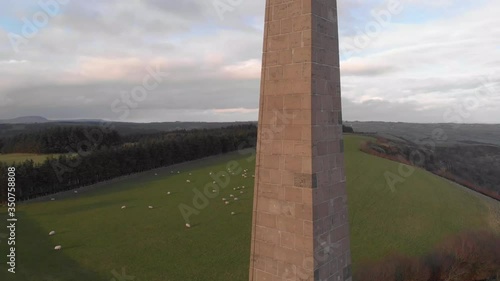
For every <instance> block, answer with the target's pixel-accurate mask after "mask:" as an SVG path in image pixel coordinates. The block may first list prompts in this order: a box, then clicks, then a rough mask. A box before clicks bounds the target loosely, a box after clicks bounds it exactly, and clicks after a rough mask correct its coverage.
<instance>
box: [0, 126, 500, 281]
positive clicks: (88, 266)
mask: <svg viewBox="0 0 500 281" xmlns="http://www.w3.org/2000/svg"><path fill="white" fill-rule="evenodd" d="M366 140H367V138H365V137H360V136H355V135H348V136H346V137H345V151H346V168H347V185H348V196H349V197H348V200H349V220H350V233H351V250H352V259H353V265H354V270H355V271H356V270H357V269H358V268H359V267H360V266H362V265H363V263H364V261H368V260H379V259H381V258H383V257H385V256H387V255H388V254H390V253H391V252H394V251H399V252H401V253H402V254H406V255H410V256H418V255H423V254H426V253H427V252H428V251H430V250H431V249H432V248H433V247H434V246H435V245H436V244H438V243H441V242H442V241H444V240H446V239H447V237H449V236H450V235H455V234H457V233H460V232H462V231H467V230H471V229H475V230H480V229H485V230H488V231H498V227H500V226H499V225H498V223H499V222H498V221H496V220H495V217H494V216H493V214H492V213H491V212H492V211H491V210H493V209H492V208H491V205H488V204H490V203H487V202H486V201H484V200H483V199H481V198H480V197H477V196H475V195H473V194H471V193H470V192H469V191H467V190H464V189H461V188H457V187H456V186H455V185H454V184H452V183H450V182H449V181H447V180H444V179H442V178H439V177H437V176H435V175H433V174H431V173H428V172H426V171H424V170H420V169H417V170H416V171H415V172H414V173H413V175H411V176H409V177H406V178H405V180H404V181H403V182H401V183H399V184H397V185H396V187H395V189H393V190H391V189H390V188H389V187H388V185H387V182H386V179H385V177H384V173H386V172H388V171H389V172H393V173H398V169H399V168H400V165H402V164H399V163H396V162H392V161H389V160H386V159H382V158H378V157H376V156H372V155H368V154H365V153H363V152H361V151H360V150H359V147H360V145H361V144H362V143H363V142H364V141H366ZM252 152H253V150H252V149H247V150H244V151H243V152H242V153H243V154H241V153H238V152H233V153H230V154H225V155H220V156H215V157H212V158H208V159H202V160H197V161H193V162H189V163H184V164H179V165H175V166H171V167H165V168H160V169H157V170H152V171H148V172H144V173H141V174H136V175H133V176H130V177H128V178H125V179H122V180H118V181H115V182H110V183H101V184H99V185H98V186H97V187H95V188H91V187H89V188H81V189H78V193H77V194H75V193H73V192H72V191H68V192H66V193H63V194H57V195H53V197H54V198H55V199H56V200H55V201H42V202H28V203H26V204H22V205H20V206H19V208H18V213H17V215H18V218H19V220H20V221H21V222H22V223H19V228H18V229H17V258H18V263H17V272H18V273H17V274H16V275H10V274H7V273H6V272H7V268H6V264H1V265H0V279H1V280H13V281H17V280H19V281H20V280H23V281H25V280H28V281H31V280H33V281H34V280H36V281H39V280H75V281H79V280H82V281H83V280H85V281H87V280H93V281H94V280H95V281H100V280H103V281H104V280H106V281H107V280H112V279H113V278H116V276H114V274H117V273H118V274H122V273H123V272H125V273H126V274H127V276H134V280H150V281H160V280H162V281H165V280H170V281H181V280H182V281H184V280H200V281H201V280H221V281H225V280H228V281H229V280H231V281H235V280H236V281H238V280H241V281H244V280H248V266H249V257H250V234H251V216H252V201H253V188H254V186H253V177H251V176H250V175H253V174H254V168H255V161H254V159H253V158H252V157H251V156H252ZM233 160H234V161H237V162H238V163H239V166H240V167H242V169H248V172H247V174H248V177H242V176H241V175H234V176H233V175H231V176H230V178H229V180H230V183H229V185H228V187H227V188H225V189H223V190H222V191H221V194H219V195H217V196H216V197H215V198H212V199H209V200H208V206H206V207H205V208H203V209H200V210H199V214H197V215H193V216H191V218H190V224H191V228H189V229H187V228H186V227H185V220H184V219H183V216H182V215H181V213H180V211H179V205H180V204H186V205H190V206H193V197H194V195H195V193H194V191H193V190H194V188H198V189H199V190H201V189H202V188H203V187H204V186H205V185H206V184H207V183H210V182H211V181H212V179H211V178H210V176H209V173H210V172H214V173H216V172H218V171H226V166H227V163H228V162H229V161H233ZM172 171H173V173H171V172H172ZM176 171H179V172H180V173H179V174H177V173H176ZM189 173H191V175H189ZM156 174H157V175H156ZM187 179H189V180H190V183H187V182H186V180H187ZM241 186H245V189H241V190H238V191H235V190H233V188H235V187H241ZM239 191H244V193H243V194H241V193H239ZM168 192H171V194H170V195H167V193H168ZM230 194H233V195H235V196H237V197H238V199H239V200H238V201H232V202H231V203H230V204H229V205H225V204H223V202H222V198H229V196H230ZM123 205H126V209H121V206H123ZM148 206H153V207H154V208H153V209H149V208H148ZM231 212H235V215H231ZM5 216H6V210H5V208H2V209H1V211H0V220H4V219H5V218H6V217H5ZM51 230H55V231H56V235H54V236H48V233H49V232H50V231H51ZM0 239H2V238H1V237H0ZM2 240H3V239H2ZM55 245H62V250H61V251H54V250H53V248H54V246H55ZM6 250H7V246H6V244H5V241H3V242H0V252H1V253H5V252H6ZM122 270H124V271H122ZM129 280H130V279H129Z"/></svg>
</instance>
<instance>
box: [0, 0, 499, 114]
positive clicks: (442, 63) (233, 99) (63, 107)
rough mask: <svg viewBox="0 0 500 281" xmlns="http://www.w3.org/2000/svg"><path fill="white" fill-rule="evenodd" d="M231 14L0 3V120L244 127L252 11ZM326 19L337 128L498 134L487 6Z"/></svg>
mask: <svg viewBox="0 0 500 281" xmlns="http://www.w3.org/2000/svg"><path fill="white" fill-rule="evenodd" d="M56 1H58V2H56ZM239 2H240V3H239ZM239 2H238V1H228V0H180V1H173V0H121V1H119V0H86V1H80V0H41V1H35V0H2V1H1V3H0V119H7V118H13V117H17V116H33V115H39V116H44V117H46V118H49V119H77V118H92V119H95V118H100V119H106V120H119V121H132V122H152V121H233V120H257V113H258V108H257V107H258V99H259V86H260V66H261V57H262V36H263V22H264V19H263V15H264V5H265V1H264V0H262V1H259V0H241V1H239ZM391 2H392V4H391ZM40 3H42V4H40ZM43 3H46V4H43ZM47 3H48V4H47ZM224 3H239V4H237V5H236V6H223V5H224ZM216 4H219V5H216ZM338 5H339V7H338V10H339V25H340V44H341V54H340V55H341V74H342V83H343V85H342V91H343V109H344V116H345V119H346V120H350V121H354V120H363V121H367V120H378V121H402V122H463V123H479V122H481V123H483V122H484V123H500V90H499V89H500V17H499V16H498V15H499V14H500V1H498V0H338ZM389 5H396V6H397V7H399V9H397V11H395V10H394V9H389V8H388V7H389ZM217 7H218V8H219V9H218V8H217ZM223 7H226V10H221V8H223ZM146 88H147V89H146ZM132 93H133V95H132Z"/></svg>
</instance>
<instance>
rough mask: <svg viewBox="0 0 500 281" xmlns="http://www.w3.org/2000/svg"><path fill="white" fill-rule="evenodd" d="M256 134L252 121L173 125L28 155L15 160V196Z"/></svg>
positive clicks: (220, 147) (3, 179)
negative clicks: (36, 158) (44, 155)
mask: <svg viewBox="0 0 500 281" xmlns="http://www.w3.org/2000/svg"><path fill="white" fill-rule="evenodd" d="M256 135H257V127H256V126H255V125H240V126H233V127H227V128H221V129H203V130H192V131H175V132H170V133H166V134H160V135H153V136H147V135H143V136H138V137H136V139H137V140H140V141H138V142H128V143H125V144H122V145H119V146H111V147H109V146H99V148H98V149H95V150H92V152H91V153H89V154H86V155H85V156H80V155H75V154H64V155H61V156H59V157H58V158H50V159H47V160H46V161H45V162H43V163H41V164H36V163H34V162H33V161H32V160H28V161H25V162H23V163H20V164H15V168H16V186H17V189H16V197H17V200H19V201H22V200H27V199H32V198H36V197H40V196H44V195H48V194H53V193H56V192H60V191H66V190H71V189H75V188H78V187H81V186H86V185H91V184H94V183H97V182H101V181H105V180H110V179H113V178H116V177H120V176H126V175H130V174H133V173H138V172H142V171H146V170H151V169H154V168H158V167H162V166H168V165H172V164H176V163H181V162H185V161H190V160H195V159H199V158H203V157H207V156H211V155H217V154H221V153H226V152H230V151H235V150H237V149H244V148H248V147H254V146H255V144H256ZM85 139H86V138H84V140H85ZM80 141H81V140H80ZM76 143H77V142H76ZM71 145H75V143H73V144H71ZM7 167H8V165H7V164H5V163H1V162H0V171H2V172H1V173H0V187H1V190H2V192H1V195H2V198H1V199H2V200H1V201H2V202H5V200H6V194H7V189H6V187H7V173H6V172H5V171H7Z"/></svg>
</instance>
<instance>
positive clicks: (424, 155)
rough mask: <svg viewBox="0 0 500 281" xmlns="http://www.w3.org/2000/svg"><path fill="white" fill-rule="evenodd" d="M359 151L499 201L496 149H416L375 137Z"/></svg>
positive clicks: (499, 162)
mask: <svg viewBox="0 0 500 281" xmlns="http://www.w3.org/2000/svg"><path fill="white" fill-rule="evenodd" d="M360 150H361V151H363V152H366V153H369V154H372V155H375V156H378V157H382V158H386V159H390V160H393V161H397V162H400V163H404V164H407V165H414V166H418V167H421V168H423V169H426V170H427V171H429V172H431V173H434V174H436V175H438V176H441V177H444V178H446V179H449V180H451V181H454V182H456V183H458V184H460V185H463V186H465V187H468V188H470V189H472V190H474V191H477V192H479V193H482V194H484V195H486V196H489V197H491V198H494V199H496V200H500V177H499V176H498V171H500V147H495V146H488V145H453V146H436V147H435V148H434V149H432V150H431V149H429V148H425V147H420V146H418V145H416V144H414V143H411V142H402V141H401V142H398V141H394V140H388V139H385V138H382V137H377V138H376V141H368V142H366V143H365V144H363V145H362V146H361V148H360Z"/></svg>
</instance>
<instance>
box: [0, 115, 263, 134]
mask: <svg viewBox="0 0 500 281" xmlns="http://www.w3.org/2000/svg"><path fill="white" fill-rule="evenodd" d="M41 118H42V117H41ZM44 119H45V118H44ZM45 120H46V121H45V122H44V123H41V122H38V123H36V122H31V123H30V122H28V123H23V122H17V123H7V122H5V123H2V121H0V139H1V138H8V137H13V136H16V135H19V134H23V133H33V132H36V131H40V130H44V129H48V128H54V127H67V126H72V127H74V126H105V127H107V128H109V127H110V126H111V127H112V128H113V129H115V130H116V131H117V132H118V133H119V134H120V135H123V136H126V135H132V134H155V133H161V132H169V131H174V130H193V129H215V128H223V127H228V126H234V125H244V124H257V122H255V121H248V122H157V123H129V122H108V121H104V120H89V119H87V120H64V121H56V120H47V119H45Z"/></svg>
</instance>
